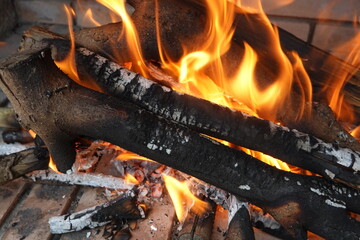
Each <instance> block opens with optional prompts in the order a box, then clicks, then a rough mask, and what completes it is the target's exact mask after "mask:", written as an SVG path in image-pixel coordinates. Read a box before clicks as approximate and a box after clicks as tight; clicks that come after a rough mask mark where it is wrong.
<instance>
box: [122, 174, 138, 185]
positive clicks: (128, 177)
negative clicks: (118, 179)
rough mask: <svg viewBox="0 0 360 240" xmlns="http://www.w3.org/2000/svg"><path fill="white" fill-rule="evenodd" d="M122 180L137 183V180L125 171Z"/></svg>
mask: <svg viewBox="0 0 360 240" xmlns="http://www.w3.org/2000/svg"><path fill="white" fill-rule="evenodd" d="M124 180H125V181H126V182H127V183H132V184H139V181H138V180H137V179H136V178H135V177H134V176H133V175H131V174H129V173H127V174H126V175H125V178H124Z"/></svg>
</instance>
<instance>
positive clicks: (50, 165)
mask: <svg viewBox="0 0 360 240" xmlns="http://www.w3.org/2000/svg"><path fill="white" fill-rule="evenodd" d="M49 168H50V169H51V170H53V171H54V172H56V173H60V174H62V173H61V172H59V170H58V169H57V167H56V164H55V162H54V160H53V159H52V157H51V156H50V160H49Z"/></svg>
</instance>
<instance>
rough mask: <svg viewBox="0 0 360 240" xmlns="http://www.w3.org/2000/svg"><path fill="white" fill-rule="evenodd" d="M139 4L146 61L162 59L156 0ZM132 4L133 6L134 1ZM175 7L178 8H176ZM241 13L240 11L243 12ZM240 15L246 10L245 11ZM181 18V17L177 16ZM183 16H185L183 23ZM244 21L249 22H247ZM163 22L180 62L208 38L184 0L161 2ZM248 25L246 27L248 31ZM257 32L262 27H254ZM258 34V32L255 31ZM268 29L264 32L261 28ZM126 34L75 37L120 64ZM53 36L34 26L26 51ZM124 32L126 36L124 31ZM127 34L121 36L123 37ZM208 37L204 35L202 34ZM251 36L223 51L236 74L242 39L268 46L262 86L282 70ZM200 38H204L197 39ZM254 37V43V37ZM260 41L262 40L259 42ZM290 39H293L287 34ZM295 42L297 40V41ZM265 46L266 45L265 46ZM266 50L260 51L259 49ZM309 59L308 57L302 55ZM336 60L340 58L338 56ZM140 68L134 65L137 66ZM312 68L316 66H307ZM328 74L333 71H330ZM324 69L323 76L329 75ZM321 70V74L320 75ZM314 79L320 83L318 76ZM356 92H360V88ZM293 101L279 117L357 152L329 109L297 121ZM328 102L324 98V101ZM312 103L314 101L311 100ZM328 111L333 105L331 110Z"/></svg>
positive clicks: (95, 32)
mask: <svg viewBox="0 0 360 240" xmlns="http://www.w3.org/2000/svg"><path fill="white" fill-rule="evenodd" d="M131 3H132V4H134V5H135V8H136V11H135V13H134V14H133V15H132V19H133V22H134V25H135V26H136V28H137V30H138V32H139V39H140V43H141V47H142V50H143V55H144V58H145V59H159V53H158V47H157V44H156V42H157V39H156V21H155V19H156V18H155V10H154V9H156V8H155V1H154V0H148V1H136V0H134V1H132V2H131ZM131 3H130V4H131ZM175 6H176V7H175ZM239 14H240V13H239ZM240 15H241V14H240ZM174 16H176V17H174ZM247 16H248V15H247V14H245V13H243V15H242V18H241V21H240V20H239V17H237V18H236V21H237V22H236V23H234V24H235V25H236V26H237V31H236V32H246V31H245V30H247V27H246V26H249V24H248V23H247V22H242V21H245V20H246V19H247ZM179 19H181V20H180V21H179ZM244 19H245V20H244ZM251 19H252V20H254V21H255V23H256V24H258V25H259V26H260V27H262V28H261V29H265V27H264V26H262V25H261V24H262V21H260V20H259V19H258V18H257V17H251ZM159 25H160V26H161V29H162V31H160V37H161V41H162V46H163V47H164V49H165V51H166V52H167V53H168V55H169V56H170V57H171V59H173V60H175V61H176V60H178V59H179V58H180V57H181V55H182V53H183V50H182V46H183V45H185V46H186V48H187V50H188V51H191V50H194V49H196V46H197V43H198V42H199V41H201V40H202V39H203V38H204V36H203V34H204V32H205V31H204V28H205V14H204V12H203V11H201V10H199V9H197V8H194V7H193V6H192V5H189V4H187V3H186V2H183V1H177V0H171V1H159ZM243 28H245V29H243ZM255 29H256V30H258V29H259V27H257V28H255ZM252 32H254V30H252ZM259 32H261V33H263V32H264V31H259ZM121 33H123V31H122V24H121V23H116V24H109V25H104V26H101V27H96V28H89V29H82V30H79V31H76V32H75V33H74V34H75V41H76V43H77V44H78V45H79V46H84V47H86V48H88V49H89V50H91V51H94V52H96V53H99V54H101V55H103V56H105V57H107V58H109V59H110V60H113V61H116V62H129V61H134V59H133V55H132V54H131V52H129V49H130V48H129V46H128V44H127V43H126V41H125V38H119V36H120V35H121ZM51 35H52V34H51V33H49V32H47V33H46V34H45V35H43V36H42V33H41V31H39V28H36V29H32V30H30V31H28V32H27V33H25V34H24V38H25V39H24V41H23V42H24V43H23V45H22V48H23V49H30V48H35V47H37V46H44V42H39V43H37V41H39V40H41V39H44V38H63V37H64V36H63V37H61V36H60V35H58V34H54V35H53V36H51ZM123 35H124V34H123ZM123 35H122V36H123ZM201 36H203V37H201ZM249 36H251V38H250V39H244V37H243V34H242V35H241V37H243V38H240V37H234V44H232V49H231V50H229V51H228V53H227V54H226V55H224V57H223V58H224V64H226V66H228V69H227V71H228V72H229V73H233V72H234V71H235V70H234V67H236V66H237V63H239V61H240V60H241V58H240V57H239V56H243V41H244V40H246V41H247V42H249V43H250V44H251V45H255V46H258V47H257V48H258V49H263V50H264V49H265V51H264V56H263V57H262V59H263V60H262V61H260V62H259V67H257V68H256V75H257V79H260V82H261V83H262V85H268V84H269V83H271V82H273V81H274V79H276V77H277V74H278V69H277V68H276V67H274V66H275V65H276V64H274V61H273V59H272V58H271V57H269V55H270V54H268V52H269V45H268V44H267V42H266V41H265V43H266V44H265V43H264V41H263V40H262V39H265V37H264V36H263V35H259V34H257V37H254V36H255V33H254V34H250V33H249ZM198 39H200V40H199V41H197V40H198ZM250 40H252V41H250ZM257 41H258V42H257ZM287 41H291V39H288V38H287ZM294 41H295V42H297V41H298V39H295V40H294ZM264 44H265V46H264ZM260 52H261V51H260ZM302 57H303V58H306V56H305V55H304V56H302ZM334 59H335V58H334ZM133 67H134V70H135V71H136V70H137V69H136V66H135V64H134V65H133ZM308 68H309V69H312V66H311V65H310V66H308ZM325 73H326V74H329V72H325ZM325 73H324V74H325ZM318 74H319V73H318ZM313 81H316V79H315V76H314V78H313ZM355 92H356V91H355ZM290 95H291V101H290V100H289V101H285V105H284V106H282V107H281V108H280V110H279V111H278V113H277V119H278V120H279V121H280V122H283V123H284V124H285V125H286V126H288V127H291V128H295V129H298V130H300V131H303V132H307V133H309V134H311V135H313V136H316V137H318V138H320V139H323V140H324V141H326V142H331V143H336V144H338V145H339V146H341V147H346V148H351V149H353V150H356V151H360V143H359V142H357V141H356V140H355V139H354V138H353V137H352V136H351V135H350V134H348V133H347V132H346V131H345V130H344V129H343V128H342V126H341V125H340V124H339V123H338V122H337V121H336V120H335V118H334V116H333V115H332V114H323V110H324V107H321V109H320V110H322V111H320V112H317V109H318V108H317V107H315V108H313V109H310V108H309V109H308V111H310V110H311V112H312V115H311V117H308V115H309V114H305V115H304V117H302V118H301V119H300V120H298V109H299V106H298V105H299V103H300V102H302V100H301V98H300V95H299V94H298V93H297V91H295V90H294V91H292V92H291V94H290ZM319 100H321V101H323V99H319ZM307 104H309V105H310V104H311V103H307ZM326 111H327V112H331V111H329V109H327V110H326Z"/></svg>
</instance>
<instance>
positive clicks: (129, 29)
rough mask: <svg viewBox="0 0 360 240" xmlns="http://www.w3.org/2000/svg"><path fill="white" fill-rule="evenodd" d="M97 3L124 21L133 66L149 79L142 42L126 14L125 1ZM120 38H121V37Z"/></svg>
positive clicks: (100, 1) (110, 0)
mask: <svg viewBox="0 0 360 240" xmlns="http://www.w3.org/2000/svg"><path fill="white" fill-rule="evenodd" d="M96 1H97V2H99V3H101V4H103V5H104V6H105V7H107V8H108V9H110V10H111V11H113V12H114V13H116V14H117V15H118V16H119V17H120V18H121V20H122V24H123V31H124V34H125V38H126V40H127V43H128V47H129V50H130V54H132V58H133V61H134V62H133V64H136V65H137V66H138V69H139V72H140V73H141V74H142V75H143V76H145V77H148V74H147V68H146V65H145V61H144V59H143V57H142V50H141V45H140V40H139V37H138V34H137V31H136V28H135V26H134V24H133V22H132V20H131V18H130V16H129V15H128V13H127V12H126V7H125V1H122V0H120V1H119V0H96ZM119 37H120V36H119Z"/></svg>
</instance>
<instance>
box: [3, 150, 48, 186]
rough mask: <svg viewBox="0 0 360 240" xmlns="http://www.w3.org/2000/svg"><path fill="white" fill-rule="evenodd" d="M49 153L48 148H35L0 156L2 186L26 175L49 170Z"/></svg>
mask: <svg viewBox="0 0 360 240" xmlns="http://www.w3.org/2000/svg"><path fill="white" fill-rule="evenodd" d="M48 166H49V153H48V151H47V149H46V148H41V147H34V148H29V149H26V150H23V151H20V152H16V153H12V154H9V155H5V156H0V184H2V183H4V182H7V181H9V180H12V179H15V178H18V177H21V176H23V175H25V174H26V173H29V172H32V171H35V170H43V169H48Z"/></svg>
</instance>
